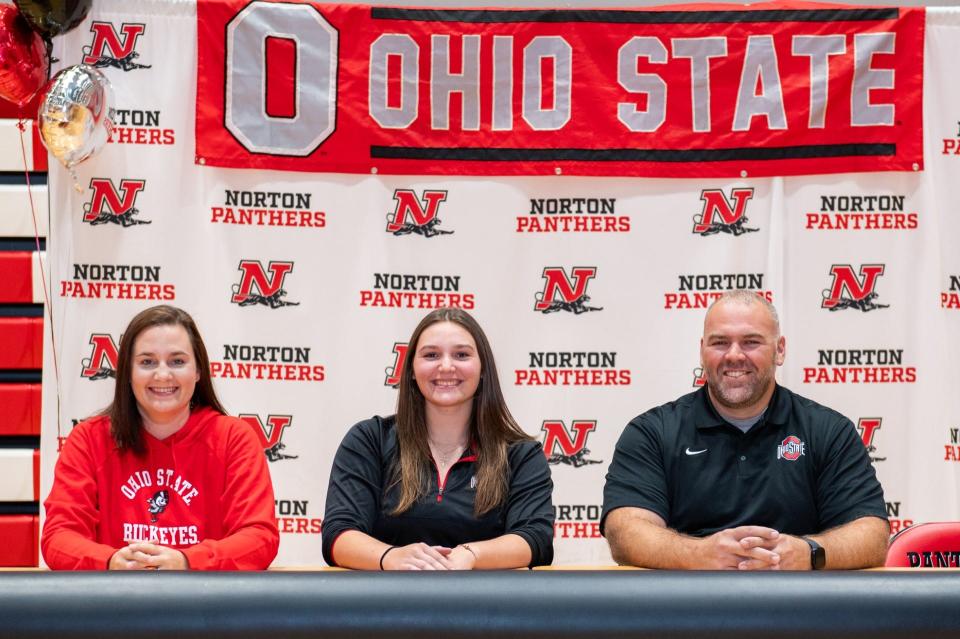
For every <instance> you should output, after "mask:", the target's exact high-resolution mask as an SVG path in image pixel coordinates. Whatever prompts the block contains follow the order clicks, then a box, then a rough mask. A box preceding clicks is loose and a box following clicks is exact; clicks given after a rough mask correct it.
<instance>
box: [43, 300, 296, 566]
mask: <svg viewBox="0 0 960 639" xmlns="http://www.w3.org/2000/svg"><path fill="white" fill-rule="evenodd" d="M116 373H117V382H116V388H115V391H114V397H113V401H112V402H111V404H110V405H109V406H108V407H107V408H106V409H105V410H104V411H103V413H102V414H100V415H99V416H96V417H93V418H91V419H89V420H87V421H84V422H83V423H81V424H78V425H77V426H76V427H75V428H74V429H73V431H72V432H71V433H70V437H69V438H68V439H67V442H66V444H65V445H64V448H63V450H62V451H61V453H60V459H59V460H58V461H57V466H56V470H55V471H54V478H53V488H52V489H51V490H50V495H49V497H47V500H46V502H44V507H45V508H46V513H47V518H46V521H45V523H44V526H43V535H42V538H41V544H40V545H41V549H42V551H43V557H44V560H45V561H46V562H47V565H48V566H50V568H53V569H54V570H99V569H104V568H107V569H109V570H151V569H152V570H160V569H162V570H185V569H199V570H262V569H265V568H266V567H267V566H269V565H270V562H271V561H273V558H274V557H275V556H276V554H277V547H278V544H279V534H278V531H277V523H276V517H275V516H274V511H273V504H274V502H273V486H272V485H271V483H270V474H269V471H268V470H267V463H266V459H265V457H264V454H263V447H262V446H261V445H260V443H259V441H258V439H257V436H256V434H255V433H254V432H253V430H252V429H251V428H250V426H249V425H248V424H246V423H245V422H243V421H242V420H240V419H237V418H235V417H228V416H227V415H226V411H224V409H223V407H222V406H221V405H220V401H219V400H218V399H217V396H216V393H215V392H214V390H213V384H212V382H211V379H210V362H209V359H208V357H207V351H206V348H205V347H204V345H203V340H202V339H201V338H200V333H199V331H198V330H197V327H196V324H195V323H194V321H193V319H192V318H191V317H190V316H189V315H188V314H187V313H186V312H184V311H182V310H180V309H178V308H175V307H172V306H155V307H152V308H149V309H147V310H145V311H143V312H141V313H139V314H138V315H137V316H136V317H134V318H133V320H131V322H130V325H129V326H128V327H127V329H126V331H124V333H123V337H122V338H121V339H120V348H119V353H118V358H117V371H116Z"/></svg>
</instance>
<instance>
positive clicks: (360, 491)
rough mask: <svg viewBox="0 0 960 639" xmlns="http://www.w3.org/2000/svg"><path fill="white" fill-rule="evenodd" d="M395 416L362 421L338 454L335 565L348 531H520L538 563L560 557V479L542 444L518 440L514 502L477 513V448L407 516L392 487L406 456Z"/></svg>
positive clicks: (408, 540) (401, 541)
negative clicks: (556, 549)
mask: <svg viewBox="0 0 960 639" xmlns="http://www.w3.org/2000/svg"><path fill="white" fill-rule="evenodd" d="M394 424H395V419H394V417H393V416H391V417H373V418H372V419H367V420H364V421H362V422H360V423H359V424H357V425H355V426H354V427H353V428H351V429H350V431H349V432H348V433H347V435H346V436H345V437H344V438H343V442H342V443H341V444H340V448H339V449H338V450H337V454H336V457H335V458H334V460H333V470H332V471H331V473H330V486H329V488H328V490H327V505H326V509H325V512H324V520H323V557H324V559H325V560H326V561H327V563H328V564H330V565H331V566H333V565H336V563H335V562H334V560H333V545H334V543H336V540H337V538H338V537H339V536H340V535H341V534H342V533H344V532H346V531H348V530H358V531H360V532H362V533H366V534H367V535H370V536H371V537H374V538H375V539H379V540H380V541H382V542H384V543H387V544H390V545H394V546H405V545H407V544H412V543H416V542H424V543H426V544H430V545H441V546H448V547H453V546H456V545H457V544H462V543H469V542H471V541H484V540H487V539H493V538H496V537H499V536H501V535H504V534H507V533H512V534H515V535H519V536H520V537H522V538H523V539H524V540H525V541H526V542H527V543H528V544H529V545H530V552H531V560H530V565H531V566H539V565H546V564H549V563H550V562H551V561H553V519H554V515H553V500H552V492H553V481H552V480H551V478H550V467H549V466H548V465H547V461H546V457H545V456H544V454H543V449H542V448H541V446H540V445H539V444H538V443H537V442H534V441H521V442H516V443H514V444H513V445H511V446H510V448H509V449H508V451H507V461H508V465H509V472H510V477H509V490H508V493H507V498H506V500H505V501H504V502H503V503H502V504H501V505H500V506H499V507H497V508H494V509H493V510H491V511H488V512H487V513H485V514H484V515H482V516H481V517H479V518H478V517H476V516H474V513H473V506H474V497H475V494H476V477H475V475H474V465H475V463H476V456H475V453H474V452H473V451H472V450H470V449H467V451H465V452H464V454H463V456H462V457H461V458H460V459H459V460H458V461H457V462H456V463H455V464H454V465H453V466H452V467H451V468H450V470H449V471H448V472H447V476H446V478H442V477H439V475H438V474H437V473H436V472H434V473H433V475H432V478H431V480H430V485H429V487H428V490H427V492H426V494H425V495H424V496H423V497H422V498H421V499H420V500H419V501H417V502H416V503H415V504H414V505H413V506H411V507H410V508H408V509H407V510H406V511H404V512H402V513H400V514H399V515H392V514H390V513H391V512H392V511H393V509H394V508H395V507H396V505H397V503H398V500H399V493H400V487H399V485H394V486H392V487H389V489H388V486H387V484H388V483H389V482H390V480H391V478H392V475H391V469H392V467H393V464H394V463H395V462H396V460H397V457H398V450H397V433H396V430H395V428H394Z"/></svg>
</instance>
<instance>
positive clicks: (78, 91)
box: [37, 64, 114, 169]
mask: <svg viewBox="0 0 960 639" xmlns="http://www.w3.org/2000/svg"><path fill="white" fill-rule="evenodd" d="M112 105H113V87H111V86H110V81H109V80H107V77H106V76H105V75H103V73H101V72H100V71H98V70H97V69H94V68H93V67H90V66H87V65H85V64H78V65H75V66H72V67H67V68H66V69H63V70H62V71H60V73H58V74H57V75H56V76H54V78H53V80H51V81H50V84H48V85H47V89H46V93H45V95H44V98H43V102H42V103H41V104H40V112H39V113H38V114H37V119H38V121H39V122H40V137H41V138H42V139H43V144H44V146H46V147H47V150H48V151H50V153H51V154H52V155H53V156H54V157H55V158H57V159H58V160H60V162H61V163H62V164H63V165H64V166H65V167H67V168H68V169H72V168H73V167H75V166H76V165H77V164H79V163H81V162H83V161H84V160H86V159H87V158H89V157H91V156H92V155H94V154H95V153H97V152H98V151H99V150H100V149H102V148H103V147H104V145H105V144H106V143H107V141H108V140H109V139H110V137H111V136H112V135H113V119H114V113H113V107H112Z"/></svg>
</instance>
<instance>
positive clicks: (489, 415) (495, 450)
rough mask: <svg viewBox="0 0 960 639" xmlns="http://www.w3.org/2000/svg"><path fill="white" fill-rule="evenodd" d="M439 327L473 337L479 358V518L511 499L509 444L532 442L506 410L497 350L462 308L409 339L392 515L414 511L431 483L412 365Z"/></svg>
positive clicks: (423, 325)
mask: <svg viewBox="0 0 960 639" xmlns="http://www.w3.org/2000/svg"><path fill="white" fill-rule="evenodd" d="M438 322H452V323H454V324H457V325H459V326H460V327H462V328H463V329H464V330H466V331H467V332H468V333H470V336H471V337H473V341H474V342H475V343H476V345H477V354H478V355H479V357H480V373H481V376H480V385H479V386H478V387H477V392H476V393H475V394H474V396H473V404H472V406H471V411H470V427H469V428H470V439H471V440H472V441H473V442H475V443H476V446H477V451H476V452H477V465H476V468H477V471H476V478H477V492H476V499H475V500H474V506H473V509H474V515H476V516H480V515H482V514H484V513H486V512H489V511H490V510H493V509H494V508H496V507H497V506H499V505H500V504H502V503H503V502H504V500H506V498H507V492H508V490H509V486H508V475H509V468H508V465H507V448H508V447H509V446H510V444H512V443H514V442H517V441H522V440H530V439H532V437H530V436H529V435H527V434H526V433H525V432H523V430H522V429H521V428H520V426H518V425H517V422H516V420H514V418H513V415H511V414H510V410H509V409H508V408H507V403H506V402H505V401H504V399H503V392H502V391H501V390H500V379H499V377H497V365H496V362H494V359H493V350H492V349H491V348H490V342H489V341H488V340H487V336H486V335H485V334H484V332H483V329H481V328H480V325H479V324H478V323H477V320H475V319H474V318H473V316H471V315H470V314H469V313H467V312H466V311H464V310H461V309H459V308H438V309H437V310H435V311H432V312H430V313H429V314H428V315H427V316H426V317H424V318H423V319H422V320H420V323H419V324H417V327H416V328H415V329H414V331H413V335H411V336H410V341H409V342H408V343H409V348H408V350H407V353H408V356H407V357H406V358H405V359H404V362H403V370H402V371H401V375H400V390H399V394H398V396H397V422H396V429H397V443H398V447H399V460H398V462H397V463H396V465H395V466H394V477H393V484H394V485H395V484H400V500H399V503H398V504H397V507H396V508H395V509H394V511H393V514H395V515H397V514H400V513H402V512H404V511H405V510H407V509H408V508H410V506H412V505H413V504H414V503H415V502H416V501H417V500H418V499H419V498H420V497H422V496H423V494H424V493H425V492H426V488H427V485H428V482H429V478H430V464H431V461H432V457H431V455H430V444H429V442H428V437H427V419H426V407H425V403H426V400H425V399H424V397H423V393H421V392H420V387H419V386H418V385H417V382H416V380H415V379H414V378H413V360H414V358H415V357H416V351H417V344H418V343H419V341H420V336H421V335H422V334H423V332H424V331H425V330H426V329H427V328H429V327H430V326H432V325H434V324H436V323H438Z"/></svg>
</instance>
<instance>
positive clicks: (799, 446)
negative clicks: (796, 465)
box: [777, 435, 807, 461]
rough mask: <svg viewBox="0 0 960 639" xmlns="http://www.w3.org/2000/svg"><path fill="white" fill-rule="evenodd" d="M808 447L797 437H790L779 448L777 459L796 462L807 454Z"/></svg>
mask: <svg viewBox="0 0 960 639" xmlns="http://www.w3.org/2000/svg"><path fill="white" fill-rule="evenodd" d="M806 447H807V445H806V444H804V443H803V442H802V441H800V438H799V437H797V436H796V435H790V436H789V437H787V438H786V439H784V440H783V442H782V443H781V444H780V445H779V446H777V459H786V460H787V461H796V460H797V459H799V458H800V456H801V455H805V454H806V450H805V449H806Z"/></svg>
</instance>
